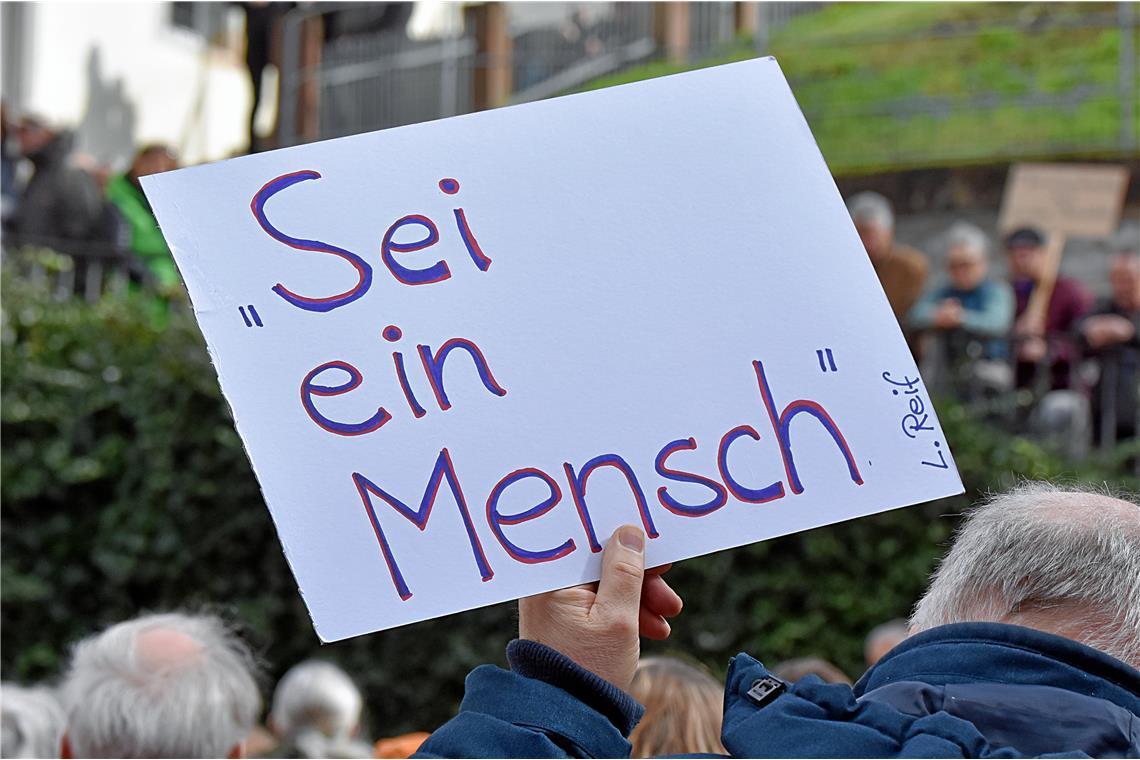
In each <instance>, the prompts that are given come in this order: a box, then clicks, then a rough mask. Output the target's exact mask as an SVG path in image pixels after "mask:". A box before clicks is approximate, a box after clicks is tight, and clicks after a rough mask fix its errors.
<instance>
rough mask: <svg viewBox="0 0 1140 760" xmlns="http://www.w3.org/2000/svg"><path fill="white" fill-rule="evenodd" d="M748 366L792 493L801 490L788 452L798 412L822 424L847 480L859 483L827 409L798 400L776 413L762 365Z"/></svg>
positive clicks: (847, 448)
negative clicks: (841, 460) (843, 463)
mask: <svg viewBox="0 0 1140 760" xmlns="http://www.w3.org/2000/svg"><path fill="white" fill-rule="evenodd" d="M752 366H753V367H754V368H755V370H756V380H757V382H759V383H760V395H761V397H762V398H763V399H764V408H765V409H766V410H768V420H769V421H770V422H771V423H772V431H773V432H774V433H775V434H776V438H777V440H778V441H779V443H780V456H781V457H783V460H784V472H785V473H787V476H788V483H789V484H790V485H791V488H792V493H795V494H798V493H803V490H804V487H803V484H802V483H801V482H800V475H799V472H797V470H796V460H795V457H794V456H793V454H792V441H791V437H790V434H789V433H790V428H791V425H792V420H794V419H795V418H796V416H797V415H799V414H807V415H808V416H809V417H814V418H815V419H816V420H817V421H818V422H819V424H820V425H822V426H823V429H824V430H826V431H827V433H828V434H829V435H830V436H831V438H832V440H834V441H835V445H836V446H838V447H839V452H840V453H841V454H842V455H843V458H844V460H846V462H847V471H848V473H849V474H850V475H851V480H852V481H853V482H854V483H855V484H856V485H860V486H861V485H863V476H862V475H860V474H859V466H858V465H857V464H855V457H854V456H853V455H852V453H851V447H850V446H848V445H847V439H846V438H844V437H843V432H842V431H841V430H840V429H839V425H837V424H835V420H833V419H832V418H831V415H830V414H828V413H827V410H826V409H824V408H823V407H822V406H821V405H820V404H818V403H816V402H815V401H808V400H806V399H799V400H797V401H793V402H791V403H790V404H788V405H787V406H785V407H784V410H783V411H782V412H779V413H777V412H776V404H775V402H774V401H772V389H771V388H770V387H769V386H768V378H767V377H765V375H764V365H763V364H762V363H761V362H758V361H754V362H752Z"/></svg>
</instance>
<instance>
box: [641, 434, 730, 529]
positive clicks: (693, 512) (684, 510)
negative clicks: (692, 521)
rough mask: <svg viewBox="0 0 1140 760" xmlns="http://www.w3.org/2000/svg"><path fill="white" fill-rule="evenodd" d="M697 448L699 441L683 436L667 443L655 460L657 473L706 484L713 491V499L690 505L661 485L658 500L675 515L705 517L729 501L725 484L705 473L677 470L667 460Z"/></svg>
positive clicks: (676, 479) (666, 476) (658, 490)
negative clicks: (674, 455) (679, 499)
mask: <svg viewBox="0 0 1140 760" xmlns="http://www.w3.org/2000/svg"><path fill="white" fill-rule="evenodd" d="M696 448H697V442H696V440H695V439H693V438H681V439H679V440H676V441H672V442H670V443H667V444H665V446H664V447H663V448H662V449H661V451H659V452H658V453H657V459H656V460H654V468H655V469H656V470H657V474H658V475H660V476H661V477H663V478H665V479H667V480H675V481H677V482H678V483H694V484H696V485H701V486H704V487H705V488H707V489H709V490H710V491H712V492H713V496H712V498H711V499H709V500H708V501H706V502H705V503H704V504H695V505H688V504H682V503H681V502H679V501H677V500H676V499H674V498H673V497H672V496H670V495H669V489H668V488H666V487H665V486H661V487H660V488H658V489H657V500H658V501H659V502H661V506H663V507H665V509H667V510H669V511H670V512H672V513H673V514H675V515H682V516H684V517H703V516H705V515H707V514H711V513H713V512H715V511H717V510H718V509H720V508H721V507H723V506H724V505H725V504H727V503H728V493H727V492H726V491H725V490H724V486H722V485H721V484H720V483H717V482H716V481H715V480H713V479H711V478H706V477H704V476H703V475H697V474H695V473H691V472H685V471H684V470H676V469H673V468H671V467H669V466H668V465H667V464H666V462H667V460H668V459H669V457H671V456H672V455H673V454H675V453H677V452H678V451H694V450H696Z"/></svg>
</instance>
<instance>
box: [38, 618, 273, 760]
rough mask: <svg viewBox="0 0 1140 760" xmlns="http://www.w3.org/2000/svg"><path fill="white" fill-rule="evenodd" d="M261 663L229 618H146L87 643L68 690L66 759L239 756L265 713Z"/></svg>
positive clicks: (76, 658)
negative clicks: (231, 627) (258, 671)
mask: <svg viewBox="0 0 1140 760" xmlns="http://www.w3.org/2000/svg"><path fill="white" fill-rule="evenodd" d="M254 672H255V666H254V661H253V657H252V655H251V654H250V651H249V649H248V648H247V647H246V645H245V644H244V643H243V642H242V641H241V640H240V639H239V638H238V637H237V636H236V635H234V634H233V633H232V632H231V631H229V630H228V629H227V628H226V626H225V625H224V624H223V623H222V621H221V620H219V619H218V618H215V617H210V616H204V615H194V616H191V615H183V614H178V613H168V614H160V615H144V616H142V617H139V618H136V619H134V620H129V621H127V622H124V623H119V624H117V625H113V626H111V627H110V628H108V629H107V630H105V631H103V632H102V633H99V634H97V635H95V636H92V637H90V638H87V639H85V640H83V641H81V642H80V643H79V644H78V645H77V646H76V647H75V651H74V653H73V655H72V658H71V665H70V667H69V669H68V672H67V675H66V677H65V679H64V682H63V686H62V688H61V692H62V695H63V703H64V707H65V709H66V711H67V733H66V734H65V735H64V737H63V756H64V757H194V758H198V757H215V758H216V757H241V756H243V755H244V744H243V742H244V740H245V737H246V736H248V735H249V732H250V729H251V728H252V727H253V724H254V721H255V720H257V717H258V713H259V712H260V710H261V696H260V694H259V692H258V689H257V684H256V683H255V681H254Z"/></svg>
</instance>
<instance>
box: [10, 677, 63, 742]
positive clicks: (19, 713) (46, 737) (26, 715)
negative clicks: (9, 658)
mask: <svg viewBox="0 0 1140 760" xmlns="http://www.w3.org/2000/svg"><path fill="white" fill-rule="evenodd" d="M63 727H64V715H63V707H62V706H60V704H59V701H58V700H57V699H56V698H55V695H54V694H52V693H51V692H50V691H49V690H47V689H42V688H39V689H36V688H32V689H29V688H25V687H23V686H17V685H16V684H14V683H6V684H3V685H0V757H59V750H60V740H61V739H62V738H63Z"/></svg>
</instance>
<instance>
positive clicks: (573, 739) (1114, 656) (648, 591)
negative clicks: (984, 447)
mask: <svg viewBox="0 0 1140 760" xmlns="http://www.w3.org/2000/svg"><path fill="white" fill-rule="evenodd" d="M644 549H645V536H644V534H643V533H642V532H641V530H640V528H637V527H635V526H629V525H627V526H623V527H621V528H619V529H618V530H617V531H616V532H615V534H614V537H613V538H612V539H611V540H610V542H609V543H608V544H607V546H606V549H605V552H604V553H603V555H602V577H601V580H600V581H599V582H598V584H596V586H577V587H574V588H569V589H562V590H559V591H553V592H550V593H547V594H541V595H539V596H535V597H530V598H528V599H523V600H522V601H521V602H520V603H519V633H520V640H516V641H513V642H511V644H510V646H508V648H507V656H508V659H509V660H510V663H511V669H512V672H507V671H503V670H500V669H498V668H495V667H492V666H489V665H484V666H482V667H480V668H478V669H476V670H475V671H474V672H472V673H471V675H470V676H468V678H467V684H466V689H467V694H466V697H465V698H464V700H463V704H462V706H461V708H460V712H459V715H458V716H456V718H454V719H453V720H452V721H450V722H449V723H447V724H446V725H444V726H443V727H442V728H440V729H439V730H438V731H436V732H435V734H433V735H432V736H431V738H429V739H428V741H427V742H426V743H425V744H424V745H423V747H422V749H421V752H422V753H423V754H424V755H425V756H448V757H454V756H472V755H475V756H501V757H520V756H523V757H566V756H569V755H571V754H573V755H574V756H586V757H626V756H628V754H629V751H630V745H629V742H628V739H627V737H628V736H629V732H630V731H631V730H632V728H633V727H634V726H635V725H636V724H637V722H638V720H639V719H640V717H641V714H642V711H643V710H642V708H641V706H640V705H639V704H637V702H635V701H634V700H633V698H632V697H630V696H629V694H628V693H626V692H627V690H628V689H629V685H630V681H631V679H632V675H633V672H634V669H635V668H636V665H637V660H638V656H639V653H640V640H639V630H640V635H642V636H648V637H651V638H665V637H666V636H668V633H669V624H668V623H667V622H666V620H665V618H667V617H672V616H674V615H676V614H678V613H679V612H680V608H681V603H680V602H681V600H680V598H679V597H678V596H677V595H676V594H675V593H674V592H673V591H672V589H670V588H669V586H668V585H667V584H666V583H665V581H664V580H662V578H661V575H660V574H659V573H646V571H645V555H644ZM859 580H860V581H866V589H865V593H868V594H873V593H874V582H873V579H862V578H861V579H859ZM910 626H911V636H910V637H909V638H907V639H906V641H904V642H903V643H901V644H899V645H898V646H896V647H895V648H894V649H893V650H892V651H891V652H889V653H887V654H886V656H884V657H883V658H882V659H881V660H879V662H878V663H877V664H876V665H874V666H873V667H872V668H871V669H870V670H868V671H867V672H866V673H865V674H864V675H863V677H862V678H860V679H859V681H858V682H857V683H856V684H855V685H854V686H853V687H852V686H847V685H845V684H825V683H823V682H822V681H820V680H819V679H816V678H812V677H808V678H805V679H801V680H799V681H796V682H795V683H785V682H784V681H782V680H780V679H779V678H776V677H775V676H774V675H772V673H771V672H769V671H768V670H767V669H766V668H765V667H764V666H763V665H762V664H760V663H759V662H758V661H756V660H754V659H752V658H751V657H749V656H748V655H746V654H741V655H737V656H736V657H735V658H733V660H732V663H731V664H730V666H729V670H728V678H727V683H726V685H725V712H724V723H723V732H722V735H721V739H722V742H723V744H724V746H725V748H726V749H727V750H728V751H729V753H730V754H731V755H733V756H736V757H1026V756H1041V755H1053V756H1063V757H1084V756H1093V757H1140V670H1137V667H1138V666H1140V504H1138V503H1137V502H1135V501H1128V500H1124V499H1121V498H1116V497H1113V496H1109V495H1106V494H1104V493H1100V492H1091V491H1080V490H1068V489H1064V488H1059V487H1056V486H1052V485H1048V484H1043V483H1038V484H1026V485H1023V486H1021V487H1019V488H1015V489H1014V490H1012V491H1010V492H1008V493H1005V494H1001V495H997V496H994V497H992V498H990V499H988V500H987V501H985V502H983V503H982V504H980V505H979V506H978V507H977V508H976V509H974V510H973V512H972V513H971V514H969V515H968V516H967V517H966V518H965V520H964V521H963V523H962V526H961V529H960V531H959V533H958V535H957V538H956V540H955V542H954V545H953V547H952V548H951V550H950V552H949V553H948V554H947V555H946V557H945V558H944V559H943V561H942V563H941V565H940V566H939V568H938V570H937V572H936V573H935V574H934V577H933V578H932V579H931V583H930V586H929V588H928V589H927V591H926V593H925V594H924V595H923V597H922V599H921V601H919V603H918V605H917V606H916V607H915V610H914V614H913V616H912V617H911V621H910Z"/></svg>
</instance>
